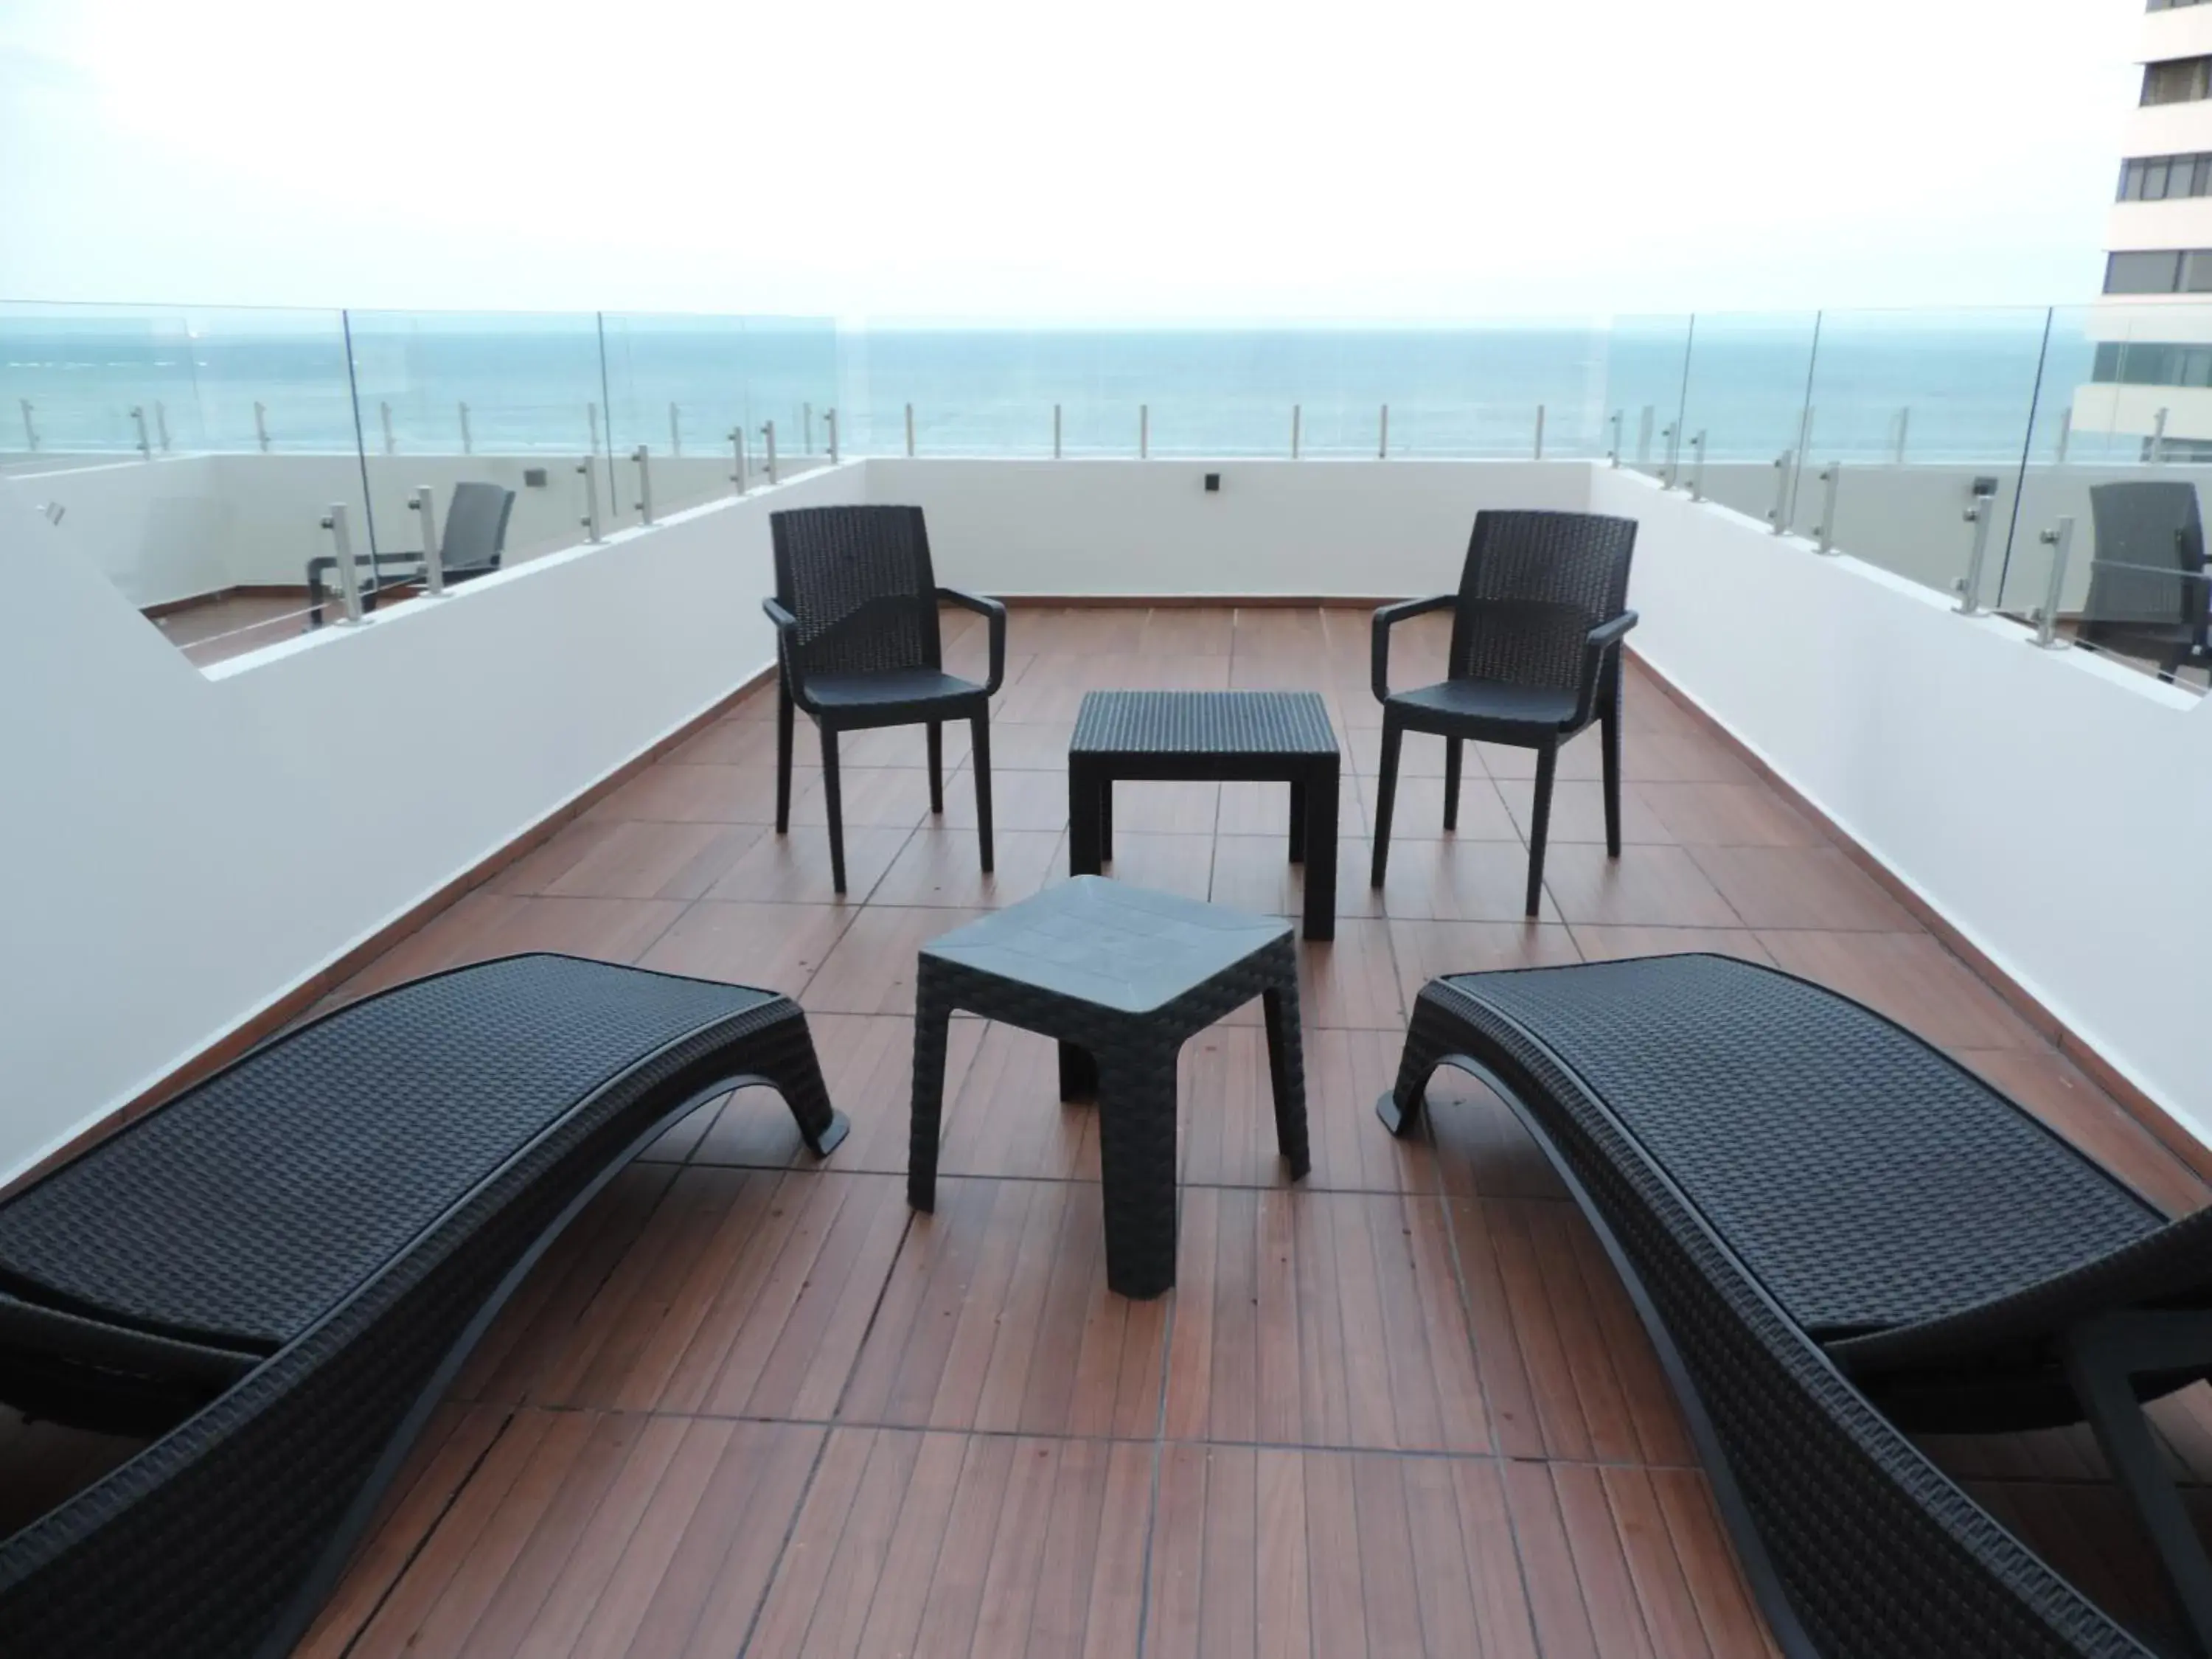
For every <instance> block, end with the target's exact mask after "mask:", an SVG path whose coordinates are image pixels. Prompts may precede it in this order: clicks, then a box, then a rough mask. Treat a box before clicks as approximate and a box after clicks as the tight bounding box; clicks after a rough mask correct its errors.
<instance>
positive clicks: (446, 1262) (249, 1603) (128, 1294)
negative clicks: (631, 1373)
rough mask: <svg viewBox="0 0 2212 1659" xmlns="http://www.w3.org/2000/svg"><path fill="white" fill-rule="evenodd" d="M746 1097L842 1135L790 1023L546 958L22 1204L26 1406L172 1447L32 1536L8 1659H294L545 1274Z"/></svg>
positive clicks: (278, 1045)
mask: <svg viewBox="0 0 2212 1659" xmlns="http://www.w3.org/2000/svg"><path fill="white" fill-rule="evenodd" d="M740 1081H757V1082H764V1083H767V1084H769V1085H771V1086H773V1087H775V1089H777V1090H779V1091H781V1093H782V1095H783V1097H784V1099H785V1101H786V1102H787V1103H788V1104H789V1105H790V1107H791V1109H792V1113H793V1115H794V1116H795V1117H796V1118H797V1119H798V1122H799V1135H800V1138H801V1139H804V1140H805V1143H806V1145H807V1146H809V1147H810V1148H811V1149H812V1150H813V1151H814V1152H817V1154H819V1153H826V1152H829V1150H830V1149H831V1148H832V1147H834V1146H836V1144H837V1143H838V1141H839V1140H841V1139H842V1138H843V1136H844V1133H845V1127H846V1126H845V1121H844V1120H843V1118H842V1117H841V1116H840V1115H838V1114H837V1113H836V1111H834V1110H833V1109H831V1107H830V1104H829V1097H828V1095H827V1093H826V1092H825V1091H824V1090H823V1083H822V1074H821V1072H820V1069H819V1067H818V1066H817V1063H816V1060H815V1054H814V1045H813V1042H812V1040H811V1037H810V1036H809V1035H808V1032H807V1029H806V1022H805V1017H804V1016H803V1015H802V1014H801V1013H800V1012H799V1007H798V1006H797V1005H796V1004H795V1003H793V1002H792V1001H791V1000H789V999H787V998H785V997H782V996H779V995H776V994H775V993H773V992H769V991H757V990H750V989H748V988H746V987H743V986H736V985H721V984H714V983H710V982H708V981H701V980H692V979H678V978H675V977H672V976H671V975H665V974H652V973H644V972H641V971H639V970H637V969H629V968H618V967H612V966H610V965H608V964H606V963H598V962H586V961H580V960H577V959H575V958H573V957H558V956H526V957H508V958H506V959H504V960H501V961H497V962H489V963H482V964H480V965H478V966H476V967H471V968H463V969H456V970H455V971H453V972H451V973H447V974H440V975H435V976H434V977H431V978H428V979H424V980H418V981H415V982H414V983H412V984H409V985H404V986H401V987H398V988H397V989H394V990H390V991H386V992H385V993H383V994H380V995H377V996H373V997H369V998H368V999H366V1000H362V1001H360V1002H356V1003H353V1004H351V1005H349V1006H346V1007H343V1008H340V1009H338V1010H337V1011H336V1012H332V1013H329V1014H326V1015H324V1016H323V1017H322V1018H319V1019H316V1020H314V1021H313V1022H312V1023H310V1024H306V1025H303V1026H301V1027H299V1028H298V1029H296V1030H292V1031H289V1032H287V1033H286V1034H284V1035H283V1036H279V1037H277V1038H275V1039H274V1040H272V1041H270V1042H267V1043H264V1044H263V1045H262V1046H261V1047H259V1048H256V1049H254V1050H253V1051H252V1053H251V1054H247V1055H246V1056H245V1057H244V1058H242V1059H240V1060H237V1061H236V1062H234V1064H232V1065H231V1066H228V1067H226V1068H225V1069H224V1070H222V1072H220V1073H216V1075H215V1076H213V1077H211V1078H210V1079H207V1080H206V1081H205V1082H203V1083H201V1084H198V1085H196V1086H195V1087H193V1088H192V1089H191V1090H190V1091H187V1092H186V1093H185V1094H183V1095H181V1096H179V1097H178V1098H177V1099H176V1100H174V1101H173V1102H172V1103H170V1104H169V1105H167V1106H166V1107H164V1108H163V1109H161V1110H159V1111H156V1112H154V1113H152V1114H150V1115H148V1116H146V1117H144V1118H142V1119H140V1120H139V1121H137V1122H136V1123H134V1124H132V1125H131V1126H130V1127H127V1128H125V1129H124V1130H122V1131H120V1132H119V1133H117V1134H115V1135H113V1136H112V1137H111V1138H110V1139H107V1140H105V1141H103V1142H101V1143H100V1145H98V1146H94V1148H93V1149H91V1150H90V1151H89V1152H86V1153H84V1154H83V1155H82V1157H79V1158H76V1159H74V1160H72V1161H71V1162H70V1163H68V1164H64V1165H63V1166H62V1167H60V1168H58V1169H57V1170H54V1171H53V1172H52V1174H50V1175H48V1176H46V1177H45V1178H43V1179H42V1180H40V1181H39V1182H35V1183H33V1185H31V1186H30V1187H27V1188H25V1189H24V1190H23V1191H21V1192H20V1193H18V1194H15V1196H14V1197H13V1198H11V1199H9V1200H8V1201H7V1202H6V1203H5V1204H0V1400H4V1401H7V1402H9V1404H12V1405H15V1406H17V1407H21V1408H22V1409H23V1410H25V1411H26V1412H27V1413H31V1414H32V1415H33V1416H37V1417H42V1418H46V1419H53V1420H57V1421H61V1422H65V1423H70V1424H73V1425H77V1426H81V1427H85V1428H93V1429H100V1430H106V1431H125V1432H131V1433H137V1434H150V1435H155V1436H156V1438H155V1439H154V1441H153V1443H151V1444H150V1445H149V1446H147V1447H146V1448H145V1449H143V1450H142V1451H141V1452H139V1453H138V1454H137V1455H136V1456H134V1457H132V1458H131V1460H130V1461H129V1462H125V1463H124V1464H123V1465H121V1466H120V1467H119V1468H116V1469H115V1470H114V1471H112V1473H111V1474H108V1475H107V1476H106V1477H105V1478H104V1479H102V1480H99V1481H97V1482H95V1483H94V1485H92V1486H88V1487H86V1488H85V1489H84V1490H82V1492H78V1493H76V1495H75V1496H73V1497H72V1498H69V1499H68V1500H67V1501H66V1502H64V1504H61V1505H60V1506H59V1507H58V1508H57V1509H55V1510H52V1511H50V1512H49V1513H48V1514H46V1516H43V1517H41V1518H40V1519H39V1520H37V1521H35V1522H33V1523H31V1524H30V1525H29V1526H27V1527H26V1528H24V1529H23V1530H22V1531H21V1532H19V1533H17V1534H15V1536H13V1537H12V1538H8V1539H5V1540H0V1651H5V1652H6V1653H8V1654H10V1655H13V1654H16V1653H21V1654H25V1655H30V1654H36V1655H39V1656H40V1659H65V1656H126V1655H127V1656H137V1655H146V1654H161V1655H163V1656H165V1659H187V1656H208V1659H216V1656H223V1659H232V1656H240V1655H254V1654H264V1653H266V1654H272V1655H275V1654H283V1653H288V1652H289V1651H290V1650H291V1647H292V1644H294V1642H295V1641H296V1640H297V1639H298V1638H299V1636H300V1635H301V1632H303V1631H304V1630H305V1629H306V1627H307V1625H308V1624H309V1623H310V1622H311V1621H312V1620H313V1617H314V1614H315V1613H316V1611H317V1609H318V1608H319V1606H320V1604H321V1602H322V1601H323V1599H324V1597H325V1596H326V1595H328V1593H329V1591H330V1589H331V1585H332V1583H334V1581H335V1579H336V1577H337V1574H338V1572H339V1571H340V1570H341V1569H342V1568H343V1565H344V1563H345V1559H346V1556H347V1554H348V1553H349V1550H350V1549H351V1547H352V1546H353V1544H354V1543H355V1542H356V1540H357V1538H358V1536H359V1534H360V1533H361V1531H362V1528H363V1527H364V1526H365V1525H366V1524H367V1522H368V1518H369V1516H370V1515H371V1513H372V1510H373V1508H374V1504H375V1502H376V1499H377V1498H378V1496H379V1494H380V1492H382V1490H383V1489H384V1488H385V1486H386V1485H387V1484H388V1483H389V1482H390V1480H391V1479H392V1475H393V1474H394V1473H395V1471H396V1470H397V1468H398V1463H399V1460H400V1458H401V1457H402V1456H403V1455H404V1453H405V1451H406V1450H407V1449H408V1447H409V1445H410V1443H411V1442H412V1441H413V1440H414V1438H415V1437H416V1434H417V1432H418V1431H420V1429H421V1428H422V1424H423V1422H424V1420H425V1419H426V1418H427V1417H428V1413H429V1412H430V1409H431V1408H432V1407H433V1406H435V1404H436V1402H437V1401H438V1399H439V1397H440V1396H441V1394H442V1393H443V1392H444V1390H445V1389H446V1387H447V1384H448V1383H450V1382H451V1380H452V1378H453V1374H454V1372H455V1371H456V1370H457V1369H458V1368H459V1364H460V1363H461V1360H462V1359H463V1358H465V1355H466V1354H467V1353H468V1352H469V1350H470V1349H471V1347H472V1346H474V1345H475V1342H476V1340H477V1338H478V1337H479V1336H480V1335H481V1334H483V1330H484V1328H485V1327H486V1326H487V1325H488V1324H489V1322H490V1320H491V1317H492V1316H493V1315H494V1313H495V1312H496V1311H497V1310H498V1309H499V1307H500V1305H501V1303H503V1302H504V1301H505V1300H506V1298H507V1295H508V1294H509V1293H510V1292H511V1291H513V1289H514V1288H515V1286H516V1285H518V1284H519V1283H520V1281H521V1279H522V1278H523V1276H524V1275H525V1274H526V1273H527V1272H528V1270H529V1268H530V1267H531V1265H532V1263H533V1262H534V1261H536V1260H537V1259H538V1256H539V1255H541V1254H542V1253H543V1252H544V1249H545V1248H546V1247H547V1246H548V1245H549V1244H550V1243H551V1242H552V1240H553V1239H554V1237H556V1236H557V1235H558V1234H559V1232H560V1231H561V1230H562V1227H563V1226H564V1225H567V1223H568V1221H569V1220H570V1219H571V1218H573V1217H574V1215H575V1214H576V1212H578V1211H579V1210H580V1208H581V1207H582V1206H583V1205H584V1203H585V1201H586V1200H588V1199H589V1198H590V1197H591V1196H592V1194H594V1193H595V1192H597V1191H598V1190H599V1188H601V1187H602V1186H603V1185H605V1182H607V1181H608V1180H609V1179H610V1178H611V1177H612V1176H613V1175H614V1174H615V1172H616V1171H617V1170H619V1169H620V1168H621V1167H622V1166H623V1164H625V1163H627V1162H628V1161H629V1159H630V1158H632V1157H634V1156H635V1154H636V1153H637V1152H640V1151H641V1150H642V1149H643V1148H644V1147H645V1146H647V1145H648V1144H649V1143H650V1142H651V1141H652V1140H653V1138H654V1137H655V1136H656V1135H658V1134H659V1133H660V1132H661V1131H662V1130H663V1129H665V1128H666V1127H668V1126H669V1125H670V1124H671V1123H672V1122H674V1121H676V1120H677V1119H678V1118H680V1117H682V1116H683V1115H684V1114H685V1113H686V1112H688V1111H690V1109H693V1108H695V1107H696V1106H697V1105H699V1104H701V1103H702V1102H704V1101H706V1100H708V1099H710V1098H712V1097H714V1095H715V1094H717V1093H720V1092H721V1091H725V1090H726V1089H728V1088H730V1087H731V1086H732V1085H733V1084H735V1083H738V1082H740Z"/></svg>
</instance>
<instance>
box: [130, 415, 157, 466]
mask: <svg viewBox="0 0 2212 1659" xmlns="http://www.w3.org/2000/svg"><path fill="white" fill-rule="evenodd" d="M131 424H132V425H133V426H135V427H137V428H138V453H140V454H141V455H143V456H144V457H145V458H146V459H148V460H149V461H150V460H152V459H154V445H153V442H152V441H151V440H149V438H148V437H147V436H146V410H145V406H144V405H143V404H131Z"/></svg>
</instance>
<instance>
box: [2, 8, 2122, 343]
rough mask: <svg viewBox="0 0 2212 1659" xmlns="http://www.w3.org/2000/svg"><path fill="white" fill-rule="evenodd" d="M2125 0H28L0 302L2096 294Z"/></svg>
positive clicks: (804, 303)
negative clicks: (774, 0)
mask: <svg viewBox="0 0 2212 1659" xmlns="http://www.w3.org/2000/svg"><path fill="white" fill-rule="evenodd" d="M2141 21H2142V0H2074V3H2061V0H1853V3H1850V4H1848V5H1840V6H1818V7H1815V6H1805V5H1798V4H1792V3H1788V0H1674V3H1669V4H1661V3H1655V0H1510V3H1495V0H1453V3H1441V0H1437V3H1425V0H1364V3H1358V4H1337V5H1317V4H1311V3H1305V0H1111V3H1073V4H1071V3H1066V0H1062V3H1058V4H1055V3H1053V0H919V3H918V0H836V3H817V4H813V5H796V4H784V5H779V6H774V7H760V6H749V5H745V4H744V3H738V4H731V3H727V0H714V3H707V0H605V3H599V4H594V5H588V6H582V5H562V4H549V3H542V0H540V3H531V4H527V5H524V4H510V3H489V0H380V3H378V4H375V5H374V6H370V7H346V8H343V9H340V8H337V7H335V6H331V5H327V4H319V3H315V0H186V3H179V0H0V296H5V297H10V298H18V299H55V300H59V299H100V300H112V301H183V302H190V303H195V304H214V303H220V302H236V303H253V304H296V305H339V304H353V305H360V306H386V307H524V308H556V309H557V308H567V307H578V308H591V307H605V308H608V309H622V308H648V307H668V308H680V309H694V310H715V311H738V310H747V311H793V312H810V313H836V314H839V315H842V316H846V317H849V318H857V317H860V316H863V315H868V314H873V315H876V316H878V317H886V316H907V317H915V316H959V317H969V318H979V317H993V316H1009V317H1021V318H1027V319H1038V318H1092V319H1115V318H1126V319H1138V318H1146V317H1163V316H1165V317H1176V318H1188V319H1200V318H1212V317H1262V316H1264V317H1353V318H1365V319H1380V318H1389V317H1394V316H1422V317H1472V316H1479V315H1483V314H1527V313H1587V312H1615V313H1626V312H1638V311H1669V310H1678V309H1687V308H1693V307H1694V308H1697V309H1701V310H1715V309H1726V308H1758V309H1773V308H1788V307H1810V306H1829V307H1847V306H1861V305H1864V306H1886V305H1911V304H1931V305H1966V304H1995V303H2045V302H2051V301H2069V302H2071V301H2079V300H2081V299H2084V298H2086V297H2087V296H2088V295H2090V294H2092V293H2093V291H2094V289H2095V288H2096V284H2097V280H2098V276H2099V273H2100V270H2101V265H2102V260H2101V254H2100V252H2099V248H2100V239H2101V233H2102V228H2103V225H2104V221H2105V216H2106V210H2107V209H2108V207H2109V205H2110V202H2111V197H2112V181H2113V178H2114V175H2115V172H2116V168H2117V157H2118V143H2119V133H2120V131H2121V126H2122V122H2123V119H2124V116H2125V113H2126V112H2127V109H2128V108H2129V106H2130V104H2131V103H2132V101H2133V94H2134V88H2135V84H2136V71H2135V70H2134V69H2133V67H2132V66H2131V64H2130V56H2131V54H2132V52H2133V51H2134V49H2135V45H2136V33H2137V31H2138V29H2139V27H2140V25H2141Z"/></svg>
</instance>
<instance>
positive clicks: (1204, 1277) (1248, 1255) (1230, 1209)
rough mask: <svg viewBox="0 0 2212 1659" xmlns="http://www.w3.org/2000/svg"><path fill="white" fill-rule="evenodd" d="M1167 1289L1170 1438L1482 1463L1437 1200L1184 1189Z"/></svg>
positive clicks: (1467, 1349) (1483, 1433)
mask: <svg viewBox="0 0 2212 1659" xmlns="http://www.w3.org/2000/svg"><path fill="white" fill-rule="evenodd" d="M1167 1432H1168V1434H1169V1436H1170V1437H1177V1438H1188V1439H1208V1440H1225V1441H1246V1442H1249V1441H1256V1442H1264V1443H1273V1444H1285V1443H1287V1444H1304V1445H1333V1446H1360V1447H1370V1448H1376V1449H1389V1450H1429V1451H1468V1452H1483V1451H1488V1450H1489V1449H1491V1443H1492V1442H1491V1435H1490V1431H1489V1425H1488V1422H1487V1419H1486V1413H1485V1411H1484V1407H1483V1402H1482V1390H1481V1384H1480V1379H1479V1378H1478V1376H1477V1374H1476V1370H1475V1365H1474V1352H1473V1349H1472V1346H1471V1345H1470V1343H1469V1340H1468V1322H1467V1312H1466V1310H1465V1308H1464V1307H1463V1306H1462V1303H1461V1301H1460V1296H1459V1290H1458V1284H1457V1280H1456V1278H1455V1275H1454V1273H1453V1270H1452V1261H1451V1248H1450V1241H1449V1227H1448V1224H1447V1221H1446V1218H1445V1214H1444V1212H1443V1206H1442V1205H1441V1204H1440V1203H1439V1202H1438V1201H1437V1200H1434V1199H1431V1198H1425V1197H1419V1196H1402V1195H1398V1194H1358V1193H1323V1192H1306V1191H1304V1190H1300V1189H1295V1188H1292V1189H1281V1190H1261V1191H1254V1190H1250V1189H1246V1188H1185V1190H1184V1193H1183V1195H1182V1237H1181V1249H1180V1251H1179V1255H1178V1261H1177V1266H1176V1319H1175V1325H1174V1328H1173V1331H1172V1333H1171V1334H1170V1350H1169V1354H1168V1403H1167Z"/></svg>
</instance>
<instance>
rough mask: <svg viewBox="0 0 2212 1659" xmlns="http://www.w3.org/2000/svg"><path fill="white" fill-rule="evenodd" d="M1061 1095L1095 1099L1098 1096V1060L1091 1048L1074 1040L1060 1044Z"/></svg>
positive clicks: (1070, 1098)
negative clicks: (1079, 1044) (1078, 1044)
mask: <svg viewBox="0 0 2212 1659" xmlns="http://www.w3.org/2000/svg"><path fill="white" fill-rule="evenodd" d="M1097 1097H1098V1062H1097V1060H1095V1059H1094V1058H1092V1056H1091V1050H1089V1049H1088V1048H1079V1047H1078V1046H1077V1045H1076V1044H1074V1043H1073V1042H1063V1043H1061V1044H1060V1098H1061V1099H1062V1100H1095V1099H1097Z"/></svg>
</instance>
